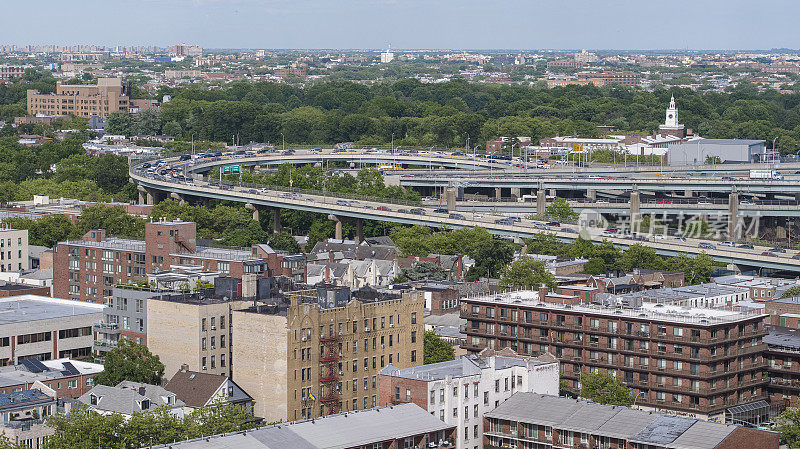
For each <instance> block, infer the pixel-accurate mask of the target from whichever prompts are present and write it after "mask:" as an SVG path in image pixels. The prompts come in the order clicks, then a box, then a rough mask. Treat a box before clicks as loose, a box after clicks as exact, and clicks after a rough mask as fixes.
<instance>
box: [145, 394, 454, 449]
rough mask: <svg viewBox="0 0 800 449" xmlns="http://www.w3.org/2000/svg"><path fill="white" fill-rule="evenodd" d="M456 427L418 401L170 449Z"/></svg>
mask: <svg viewBox="0 0 800 449" xmlns="http://www.w3.org/2000/svg"><path fill="white" fill-rule="evenodd" d="M449 429H453V426H451V425H449V424H445V423H444V422H442V421H441V420H439V418H437V417H435V416H432V415H431V414H430V413H428V412H427V411H425V410H423V409H422V408H420V407H419V406H417V405H416V404H412V403H408V404H400V405H394V406H389V407H378V408H372V409H367V410H359V411H355V412H347V413H341V414H338V415H330V416H326V417H324V418H317V419H314V420H309V421H295V422H290V423H285V424H276V425H272V426H266V427H261V428H258V429H253V430H248V431H246V432H234V433H227V434H222V435H216V436H211V437H205V438H197V439H194V440H188V441H181V442H176V443H169V444H166V445H161V446H153V447H154V448H159V449H166V448H174V449H212V448H213V449H218V448H236V449H288V448H292V449H344V448H350V447H362V446H365V445H370V447H372V443H375V442H383V441H389V440H397V439H401V438H405V437H409V436H412V435H419V434H426V433H428V434H429V433H433V432H439V431H443V430H449Z"/></svg>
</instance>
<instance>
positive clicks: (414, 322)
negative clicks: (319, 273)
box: [150, 286, 425, 422]
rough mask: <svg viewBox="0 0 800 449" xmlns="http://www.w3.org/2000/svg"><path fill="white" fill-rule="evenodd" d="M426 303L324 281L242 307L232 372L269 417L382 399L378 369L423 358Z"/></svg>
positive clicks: (351, 407)
mask: <svg viewBox="0 0 800 449" xmlns="http://www.w3.org/2000/svg"><path fill="white" fill-rule="evenodd" d="M371 292H373V293H374V292H375V291H374V290H371ZM424 303H425V300H424V298H423V297H422V295H421V294H420V293H419V292H404V293H403V294H402V295H399V294H388V293H378V294H377V295H375V294H372V295H365V296H361V295H359V292H358V291H356V292H352V293H351V292H350V290H349V289H348V288H347V287H329V286H323V287H319V288H317V289H316V290H305V291H300V292H296V293H293V294H292V295H291V298H290V302H289V304H283V303H282V304H277V305H259V306H257V307H250V308H247V309H243V310H236V311H234V312H233V315H232V317H233V318H232V320H233V322H234V323H235V325H234V326H233V339H234V340H235V342H236V344H235V345H234V346H233V378H234V379H235V380H236V383H237V384H239V385H240V386H241V387H242V388H243V389H244V390H245V391H247V392H248V393H250V395H252V396H253V398H254V399H255V401H256V406H255V414H256V416H259V417H263V418H265V420H266V421H267V422H270V421H276V420H279V419H282V420H289V421H293V420H298V419H306V418H316V417H320V416H325V415H330V414H335V413H339V412H343V411H355V410H363V409H366V408H370V407H375V406H376V405H377V404H378V371H380V370H381V369H382V368H384V367H385V366H387V365H389V364H393V365H394V366H397V367H399V368H406V367H410V366H416V365H421V364H422V358H423V340H424V330H423V327H422V315H423V305H424ZM150 321H151V322H152V317H151V318H150Z"/></svg>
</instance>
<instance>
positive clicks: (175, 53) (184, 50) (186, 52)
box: [169, 44, 203, 57]
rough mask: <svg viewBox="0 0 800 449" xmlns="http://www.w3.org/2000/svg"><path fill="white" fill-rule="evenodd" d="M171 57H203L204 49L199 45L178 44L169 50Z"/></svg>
mask: <svg viewBox="0 0 800 449" xmlns="http://www.w3.org/2000/svg"><path fill="white" fill-rule="evenodd" d="M169 55H170V56H171V57H181V56H191V57H195V56H203V48H202V47H200V46H197V45H186V44H177V45H173V46H172V47H170V48H169Z"/></svg>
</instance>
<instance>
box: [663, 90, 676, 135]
mask: <svg viewBox="0 0 800 449" xmlns="http://www.w3.org/2000/svg"><path fill="white" fill-rule="evenodd" d="M666 117H667V118H666V120H664V127H665V128H678V108H677V107H675V96H674V95H673V96H672V98H670V100H669V107H668V108H667V115H666Z"/></svg>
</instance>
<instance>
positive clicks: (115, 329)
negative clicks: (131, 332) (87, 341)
mask: <svg viewBox="0 0 800 449" xmlns="http://www.w3.org/2000/svg"><path fill="white" fill-rule="evenodd" d="M92 327H93V328H94V330H95V331H96V332H98V333H101V334H118V333H119V332H120V329H119V323H104V322H102V321H101V322H99V323H95V324H94V326H92Z"/></svg>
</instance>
